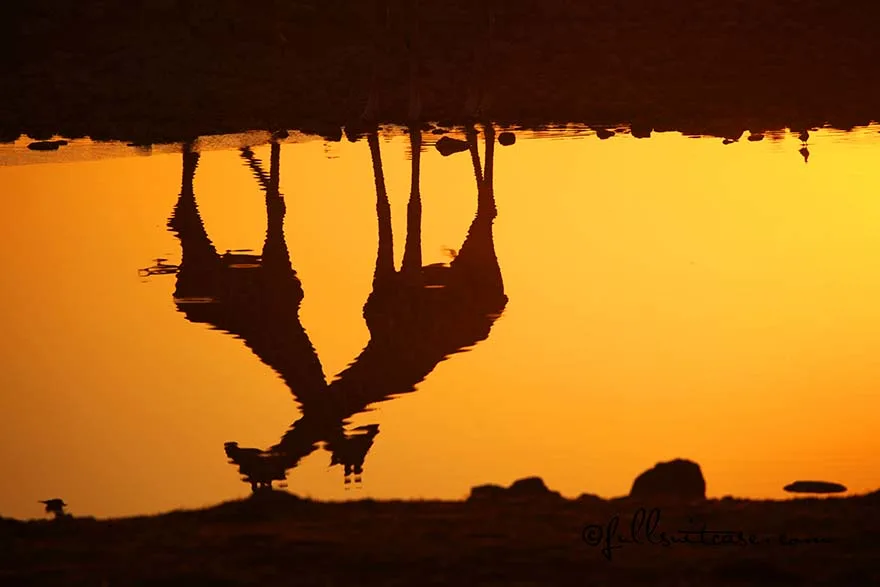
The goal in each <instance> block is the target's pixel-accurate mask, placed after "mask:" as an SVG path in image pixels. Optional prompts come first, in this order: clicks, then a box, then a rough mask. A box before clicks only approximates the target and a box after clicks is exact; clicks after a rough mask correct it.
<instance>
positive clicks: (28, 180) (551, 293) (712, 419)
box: [0, 128, 880, 517]
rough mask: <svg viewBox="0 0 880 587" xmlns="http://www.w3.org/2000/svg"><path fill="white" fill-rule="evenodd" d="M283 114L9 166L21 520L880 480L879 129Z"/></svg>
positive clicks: (14, 435) (7, 452) (13, 395)
mask: <svg viewBox="0 0 880 587" xmlns="http://www.w3.org/2000/svg"><path fill="white" fill-rule="evenodd" d="M571 134H577V133H571ZM557 136H558V135H557ZM250 138H251V139H253V137H250ZM265 138H266V137H264V138H263V140H259V141H253V140H252V141H251V142H250V144H248V142H249V141H248V137H243V138H240V139H239V140H238V143H236V142H235V141H231V142H230V144H224V145H221V148H220V149H219V150H211V149H209V148H205V147H206V145H205V144H204V143H201V144H199V143H197V144H194V145H183V146H179V147H176V148H174V149H173V150H172V149H168V150H169V151H172V152H165V153H162V152H160V151H157V152H156V153H154V154H153V155H152V156H149V157H136V158H107V159H101V160H94V158H93V159H92V160H84V161H66V162H55V163H50V162H47V163H45V164H40V165H11V166H6V167H2V168H0V185H2V186H3V187H4V188H5V189H4V193H5V194H6V198H5V202H4V204H5V206H6V214H4V215H3V220H2V221H0V222H2V228H3V231H4V235H5V237H6V239H7V244H6V245H7V246H6V250H7V257H6V266H5V268H4V287H3V288H2V292H0V303H2V310H0V311H2V312H3V320H4V324H6V325H7V328H6V332H5V335H4V337H3V338H2V340H0V345H2V346H0V349H2V359H3V367H4V368H3V371H2V373H0V381H2V385H3V394H2V397H0V402H2V403H0V408H2V412H3V414H4V424H5V427H4V428H3V430H2V431H0V440H2V448H0V465H2V467H3V469H4V470H5V471H7V472H15V477H16V482H15V483H7V484H4V485H3V486H0V514H2V515H13V516H22V517H29V516H38V515H40V510H39V508H40V506H39V504H36V500H37V499H41V498H45V497H46V496H47V495H49V494H52V495H55V494H57V495H61V496H63V497H64V499H65V501H67V502H68V503H69V504H70V509H71V511H72V512H74V513H83V514H95V515H98V516H104V515H107V516H109V515H122V514H135V513H151V512H156V511H161V510H167V509H172V508H176V507H197V506H201V505H205V504H209V503H213V502H216V501H219V500H223V499H228V498H232V497H236V496H240V495H244V494H247V493H249V492H250V490H251V489H250V485H248V484H241V481H240V479H241V478H244V479H245V480H246V481H247V482H248V483H250V484H251V485H253V486H256V485H258V484H259V483H260V482H264V483H266V482H271V481H273V480H274V481H275V484H276V486H277V485H278V482H280V481H284V480H286V483H287V484H288V486H289V488H290V489H291V490H292V491H295V492H297V493H300V494H305V495H310V496H315V497H320V498H331V499H341V498H347V497H376V498H392V497H395V498H408V497H440V498H460V497H463V496H464V495H466V493H467V491H468V489H469V487H470V486H472V485H476V484H480V483H485V482H496V483H508V482H510V481H512V480H513V479H515V478H518V477H522V476H526V475H540V476H542V477H543V478H544V479H545V480H546V482H547V484H548V485H549V486H550V487H551V488H554V489H558V490H560V491H561V492H562V493H563V494H564V495H568V496H575V495H578V494H579V493H581V492H590V493H598V494H600V495H605V496H613V495H620V494H624V493H626V492H627V491H628V489H629V485H630V483H631V482H632V479H633V478H634V477H635V476H636V475H637V474H638V473H639V472H640V471H641V470H643V469H644V468H646V467H649V466H650V465H652V464H653V463H654V462H656V461H658V460H666V459H670V458H674V457H679V456H680V457H687V458H692V459H694V460H696V461H698V462H700V463H701V464H702V466H703V469H704V473H705V475H706V477H707V481H708V488H707V490H708V493H709V495H710V496H721V495H725V494H735V495H743V496H751V497H783V496H784V493H783V492H782V489H781V488H782V487H783V486H784V485H785V484H787V483H788V482H790V481H792V480H794V479H798V478H813V477H816V478H829V479H833V480H835V481H840V482H842V483H844V484H845V485H847V486H848V487H849V488H850V489H851V490H852V491H855V492H860V491H867V490H870V489H875V488H876V487H877V486H878V485H880V474H878V473H877V471H878V470H880V469H878V467H877V465H878V459H880V457H877V456H876V455H878V454H880V450H878V448H880V441H878V440H877V438H876V435H875V434H872V431H873V428H872V422H873V414H876V409H877V407H878V406H877V403H878V400H877V394H876V392H875V390H876V382H877V381H880V362H878V361H877V359H876V355H877V350H878V349H880V309H878V305H877V304H876V299H877V297H878V294H880V278H878V272H877V271H874V270H873V267H874V265H875V263H876V259H878V258H880V234H878V230H877V229H878V227H880V202H878V200H877V198H876V194H877V191H878V187H880V186H878V183H880V180H877V179H876V177H874V176H873V175H872V171H873V169H874V168H875V166H874V162H875V161H876V160H877V158H878V157H880V145H878V143H877V141H876V138H877V133H876V129H864V131H863V132H859V133H855V134H854V135H846V136H845V137H840V136H836V135H834V134H833V133H830V132H827V131H820V132H818V133H814V134H812V135H811V137H810V139H809V151H808V153H809V158H807V156H806V155H804V153H803V151H802V150H803V149H804V145H803V144H802V143H801V141H800V140H798V138H797V137H795V136H780V137H775V138H776V140H772V139H773V138H774V137H771V140H765V141H760V142H757V141H745V140H743V141H740V142H738V143H734V144H728V145H722V143H721V141H720V140H710V139H691V138H686V137H682V136H680V135H677V134H674V133H664V134H659V135H654V136H653V137H652V138H651V139H649V140H638V139H634V138H632V137H631V136H615V137H613V138H612V139H611V140H607V141H601V140H599V138H597V137H596V136H595V135H580V136H576V137H575V136H570V137H569V139H568V140H562V141H556V140H552V138H555V137H550V136H548V137H540V136H539V137H535V138H532V139H529V140H519V141H517V142H516V143H515V144H514V145H512V146H506V147H499V146H497V141H496V140H495V133H494V131H493V130H492V129H491V128H488V129H479V132H478V130H477V129H473V130H470V131H468V132H466V133H463V134H462V135H460V138H461V139H462V140H464V141H465V143H464V144H463V145H462V149H463V150H462V151H461V152H460V153H456V154H454V155H451V156H448V157H443V156H441V155H440V154H439V153H438V152H437V150H435V149H433V148H426V146H427V145H423V144H422V142H423V141H425V142H427V141H426V138H430V137H429V136H428V135H427V133H425V134H424V135H423V134H422V133H418V132H416V133H411V134H407V133H395V135H394V136H391V137H385V138H380V137H378V136H376V135H375V134H371V135H368V136H366V137H362V138H361V139H360V140H358V141H357V142H346V141H344V142H341V143H334V144H332V145H321V144H320V143H318V142H298V141H290V140H280V139H277V138H276V139H269V141H268V144H266V141H265ZM433 138H436V137H433ZM842 139H844V140H842ZM74 143H75V142H74ZM73 146H75V144H74V145H71V147H73ZM328 149H330V152H329V153H328ZM799 149H800V150H801V152H799ZM481 151H482V152H481ZM496 151H497V153H496ZM10 152H11V151H10ZM51 155H53V154H51V153H40V154H39V156H40V157H46V159H42V160H41V161H51V159H50V158H48V157H50V156H51ZM55 155H62V153H60V152H59V153H56V154H55ZM10 159H11V160H12V161H13V162H15V161H14V159H15V158H14V157H10ZM10 159H7V160H10ZM266 161H267V162H268V166H267V165H266V164H265V162H266ZM282 170H283V173H282ZM496 192H497V194H498V195H497V202H496ZM260 194H262V196H261V195H260ZM496 204H497V210H498V220H497V226H496V225H495V224H496V222H495V216H496ZM423 208H424V210H423ZM169 211H172V213H171V218H170V220H167V219H168V216H169ZM423 212H424V213H423ZM166 220H167V226H165V223H166ZM394 235H396V236H398V237H400V236H401V235H405V238H403V239H402V243H400V244H402V246H400V244H399V245H398V246H397V247H395V246H394V238H393V236H394ZM377 245H378V246H377ZM220 251H225V252H220ZM157 257H159V258H160V259H161V260H160V261H159V262H158V263H157V264H156V266H155V267H154V271H147V272H142V273H141V274H140V276H138V273H137V271H136V269H137V268H138V267H144V266H146V265H147V264H148V263H149V261H148V260H149V259H155V258H157ZM397 267H400V269H399V270H398V269H397ZM502 275H503V277H502ZM172 282H174V283H172ZM508 296H509V299H508ZM365 302H366V303H365ZM182 318H185V320H184V319H182ZM230 334H231V335H232V336H229V335H230ZM462 351H468V352H465V353H462ZM332 373H338V374H337V375H336V376H335V377H331V378H329V379H328V374H332ZM411 392H415V393H411ZM291 394H292V397H293V399H294V400H295V402H292V401H291ZM400 396H402V397H400ZM391 398H397V399H395V400H394V401H384V400H389V399H391ZM379 402H382V403H379ZM291 422H293V424H291ZM224 452H225V454H224ZM328 453H329V454H328ZM229 461H231V462H232V463H233V467H234V468H233V467H230V465H229V464H228V462H229ZM351 481H354V482H351Z"/></svg>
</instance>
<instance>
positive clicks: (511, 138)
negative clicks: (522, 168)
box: [498, 131, 516, 147]
mask: <svg viewBox="0 0 880 587" xmlns="http://www.w3.org/2000/svg"><path fill="white" fill-rule="evenodd" d="M515 142H516V135H515V134H513V133H512V132H510V131H505V132H503V133H501V134H500V135H498V144H499V145H501V146H503V147H509V146H510V145H512V144H514V143H515Z"/></svg>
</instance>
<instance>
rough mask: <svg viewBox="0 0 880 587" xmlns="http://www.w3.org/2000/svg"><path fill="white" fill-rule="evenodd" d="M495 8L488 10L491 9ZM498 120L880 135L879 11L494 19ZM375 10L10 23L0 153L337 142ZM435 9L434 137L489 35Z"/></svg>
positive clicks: (43, 5) (360, 88)
mask: <svg viewBox="0 0 880 587" xmlns="http://www.w3.org/2000/svg"><path fill="white" fill-rule="evenodd" d="M486 2H489V0H486ZM405 4H406V2H405V1H402V0H396V1H394V0H392V1H391V2H390V6H391V15H392V18H391V21H390V24H391V31H390V34H389V35H388V37H387V41H388V45H387V47H386V48H385V49H384V50H383V51H385V56H384V57H383V58H382V62H381V63H382V67H381V71H382V73H381V75H380V76H379V79H378V80H377V82H378V83H379V85H380V86H381V92H380V101H379V104H378V106H379V108H378V111H377V117H378V118H379V119H380V121H384V122H398V123H402V122H405V118H406V113H407V98H408V85H407V84H408V75H409V69H408V57H407V44H406V41H405V34H404V33H405V30H406V25H405V23H404V22H403V20H404V19H403V17H401V16H400V15H401V14H404V13H405V10H404V9H403V7H404V5H405ZM494 5H495V7H494V13H495V22H494V34H493V41H492V46H491V51H490V53H489V57H488V61H487V69H486V72H485V73H483V74H480V76H479V77H480V78H481V79H482V80H483V82H484V83H485V84H486V87H487V92H488V101H487V107H486V109H485V110H486V112H485V114H486V116H488V117H491V118H492V119H494V120H495V121H496V122H499V123H501V124H505V123H515V124H519V125H524V126H529V127H540V126H542V125H552V124H555V123H564V122H586V123H588V124H591V125H597V126H601V125H604V124H607V125H612V126H613V125H616V124H620V123H631V124H633V125H634V126H635V127H636V128H637V129H638V130H639V132H644V131H645V129H647V130H650V129H652V128H653V129H655V130H680V131H682V132H685V133H688V134H691V133H693V134H712V135H716V136H731V135H735V136H739V134H741V133H742V131H744V130H754V131H760V130H765V129H776V128H783V127H790V128H793V129H801V128H807V127H814V126H819V125H822V124H823V123H829V124H831V125H832V126H835V127H837V128H842V129H848V128H851V127H852V126H856V125H861V124H865V123H867V122H869V121H871V120H872V119H877V118H880V116H878V115H877V109H878V108H880V76H878V75H877V69H878V67H877V56H878V55H880V51H878V49H880V35H878V34H877V30H876V23H877V22H878V17H880V4H878V3H876V2H867V1H859V0H853V1H849V2H840V1H839V0H724V1H720V2H719V1H717V0H680V1H675V2H656V1H654V0H592V1H589V2H586V1H576V0H504V1H501V0H495V1H494ZM372 9H373V7H372V3H371V2H370V1H366V0H274V1H272V0H261V1H257V0H254V1H252V2H241V1H238V0H189V1H186V0H127V1H126V2H117V1H110V0H83V1H77V2H70V1H66V0H29V1H28V2H10V3H6V4H4V6H3V8H2V13H3V15H2V18H0V22H2V24H0V27H5V28H7V29H8V30H6V31H0V32H2V37H0V43H4V44H6V45H7V46H6V47H0V48H2V49H3V50H2V51H0V88H2V90H3V92H2V98H0V138H2V139H5V140H10V139H11V138H15V137H17V136H18V134H19V133H27V134H29V135H30V136H31V137H32V138H34V139H47V138H49V137H50V136H51V135H52V134H53V133H59V134H61V135H63V136H67V137H77V136H84V135H88V136H91V137H92V138H97V139H100V138H116V139H123V140H125V139H127V140H139V141H142V142H143V141H147V142H149V141H156V142H161V141H163V140H164V141H175V140H183V139H185V138H187V137H191V136H193V135H199V134H213V133H223V132H236V131H240V130H245V129H255V128H291V129H293V128H296V129H299V130H304V131H306V132H316V133H318V134H323V135H327V136H330V137H334V138H337V139H338V138H340V136H341V134H340V133H339V127H340V126H344V125H346V124H348V123H350V122H351V121H352V120H354V119H356V118H357V117H358V116H359V115H360V113H361V112H362V111H363V109H364V104H365V102H366V99H367V95H368V91H369V86H370V74H371V66H372V57H371V50H370V48H371V46H372V45H371V43H372V39H373V38H374V36H373V32H372V31H371V30H370V27H369V23H370V22H371V20H370V18H369V17H370V14H371V11H372ZM483 9H484V6H483V5H481V3H480V2H477V1H475V0H444V1H442V2H428V1H425V0H423V1H422V2H421V28H420V30H421V35H420V39H419V43H418V51H419V57H420V63H421V66H420V72H421V85H422V96H423V97H422V102H423V111H422V115H423V118H424V119H425V120H433V121H441V122H443V121H446V122H456V121H462V120H463V119H464V118H465V115H466V113H465V111H464V109H463V106H464V104H465V101H466V95H467V87H468V84H469V83H472V79H473V75H472V72H473V71H474V70H473V63H474V59H475V58H474V55H475V48H477V47H479V46H481V44H483V45H485V40H486V35H487V22H488V21H487V19H486V18H485V17H484V12H483Z"/></svg>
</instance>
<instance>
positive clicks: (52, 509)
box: [40, 497, 68, 519]
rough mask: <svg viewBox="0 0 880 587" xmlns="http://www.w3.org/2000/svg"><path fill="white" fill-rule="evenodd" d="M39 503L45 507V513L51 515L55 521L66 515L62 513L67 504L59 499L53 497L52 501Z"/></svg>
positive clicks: (47, 500)
mask: <svg viewBox="0 0 880 587" xmlns="http://www.w3.org/2000/svg"><path fill="white" fill-rule="evenodd" d="M40 503H41V504H43V505H45V506H46V513H47V514H53V515H54V516H55V519H58V518H63V517H65V516H67V515H68V513H67V512H65V511H64V508H65V507H67V504H66V503H64V500H63V499H61V498H58V497H53V498H52V499H46V500H41V501H40Z"/></svg>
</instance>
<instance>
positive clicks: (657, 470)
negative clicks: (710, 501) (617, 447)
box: [629, 459, 706, 501]
mask: <svg viewBox="0 0 880 587" xmlns="http://www.w3.org/2000/svg"><path fill="white" fill-rule="evenodd" d="M629 496H630V497H632V498H636V499H674V500H684V501H690V500H703V499H706V480H705V479H704V478H703V472H702V470H701V469H700V465H698V464H697V463H695V462H693V461H688V460H684V459H675V460H673V461H669V462H665V463H657V464H656V465H654V467H653V468H652V469H649V470H647V471H645V472H644V473H642V474H641V475H639V476H638V477H636V480H635V481H634V482H633V486H632V489H631V490H630V492H629Z"/></svg>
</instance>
